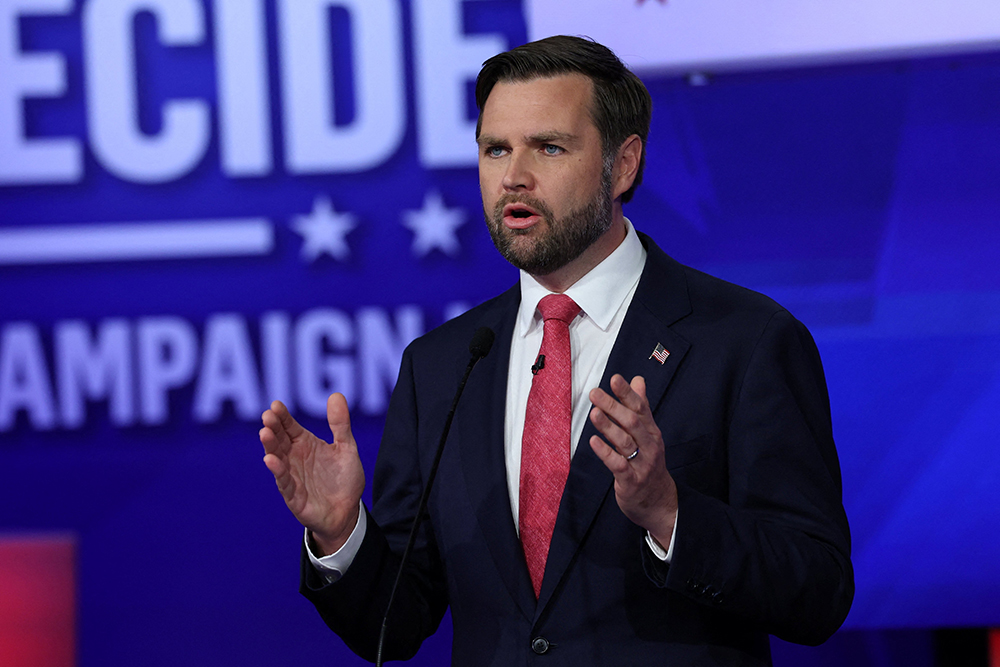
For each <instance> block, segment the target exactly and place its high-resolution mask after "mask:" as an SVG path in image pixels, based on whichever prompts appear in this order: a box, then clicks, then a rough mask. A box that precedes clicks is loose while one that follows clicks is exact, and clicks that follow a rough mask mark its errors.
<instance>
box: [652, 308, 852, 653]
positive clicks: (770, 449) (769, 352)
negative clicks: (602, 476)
mask: <svg viewBox="0 0 1000 667" xmlns="http://www.w3.org/2000/svg"><path fill="white" fill-rule="evenodd" d="M734 395H735V396H736V401H735V407H734V409H733V412H732V417H731V420H730V422H729V426H728V433H727V435H726V456H727V463H728V471H727V472H726V474H727V476H728V480H727V488H728V498H719V497H713V496H711V495H708V494H705V493H702V492H700V491H698V490H696V489H694V488H690V487H688V486H685V485H683V484H678V507H679V509H680V511H679V518H678V522H677V536H676V539H677V544H676V547H675V551H674V557H673V560H672V564H671V565H669V566H665V565H662V564H659V565H658V564H656V563H652V562H651V559H650V558H649V557H648V555H644V558H645V559H646V561H647V562H646V563H645V566H646V571H647V573H648V574H649V575H650V576H651V577H652V578H653V579H654V580H655V581H657V582H658V583H659V584H660V585H662V586H665V587H667V588H670V589H672V590H674V591H676V592H679V593H681V594H683V595H685V596H687V597H689V598H693V599H695V600H697V601H699V602H701V603H703V604H705V605H710V606H713V607H715V608H717V609H719V610H720V611H725V612H729V613H732V614H736V615H738V616H740V617H742V618H744V619H746V620H747V621H749V622H750V623H753V624H755V625H757V626H758V627H759V628H760V629H761V630H763V631H765V632H769V633H771V634H774V635H776V636H778V637H780V638H782V639H785V640H788V641H792V642H796V643H802V644H812V645H815V644H819V643H822V642H823V641H825V640H826V639H827V638H828V637H829V636H830V635H831V634H833V632H835V631H836V630H837V628H839V627H840V625H841V624H842V623H843V621H844V619H845V618H846V616H847V612H848V611H849V610H850V606H851V601H852V599H853V596H854V575H853V570H852V567H851V561H850V534H849V529H848V525H847V518H846V515H845V513H844V509H843V503H842V497H841V478H840V466H839V463H838V460H837V454H836V449H835V447H834V443H833V434H832V428H831V423H830V409H829V399H828V395H827V389H826V381H825V379H824V376H823V369H822V365H821V363H820V359H819V353H818V351H817V350H816V346H815V343H814V342H813V339H812V337H811V336H810V334H809V332H808V330H806V328H805V326H803V325H802V324H801V323H799V322H798V321H797V320H795V319H794V318H792V316H791V315H789V314H788V312H787V311H784V310H781V311H778V312H777V313H775V314H774V315H773V316H772V317H771V318H770V320H769V321H768V322H767V324H766V326H765V327H764V329H763V332H762V334H761V335H760V337H759V339H758V341H757V343H756V345H755V346H754V347H753V351H752V353H751V355H750V358H749V361H748V362H747V363H746V368H745V372H744V373H743V375H742V378H741V379H740V380H738V386H736V387H734Z"/></svg>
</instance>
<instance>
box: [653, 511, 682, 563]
mask: <svg viewBox="0 0 1000 667" xmlns="http://www.w3.org/2000/svg"><path fill="white" fill-rule="evenodd" d="M676 540H677V514H676V513H675V514H674V528H673V530H672V531H670V544H669V545H667V549H666V551H664V550H663V547H661V546H660V545H659V544H657V542H656V540H654V539H653V536H652V535H650V534H649V531H648V530H647V531H646V544H648V545H649V549H650V551H652V552H653V555H654V556H656V558H657V559H658V560H662V561H663V562H664V563H666V564H667V565H669V564H670V561H671V560H673V557H674V542H675V541H676Z"/></svg>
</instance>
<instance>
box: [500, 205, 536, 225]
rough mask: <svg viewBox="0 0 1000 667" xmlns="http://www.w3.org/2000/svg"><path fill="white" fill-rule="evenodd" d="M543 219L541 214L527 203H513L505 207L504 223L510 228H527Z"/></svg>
mask: <svg viewBox="0 0 1000 667" xmlns="http://www.w3.org/2000/svg"><path fill="white" fill-rule="evenodd" d="M539 220H541V214H540V213H539V212H538V211H536V210H535V209H534V208H532V207H530V206H528V205H527V204H520V203H512V204H507V205H506V206H504V207H503V224H504V226H506V227H507V228H508V229H527V228H529V227H532V226H534V225H535V224H537V223H538V221H539Z"/></svg>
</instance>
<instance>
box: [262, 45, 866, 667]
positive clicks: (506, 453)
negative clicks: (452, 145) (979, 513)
mask: <svg viewBox="0 0 1000 667" xmlns="http://www.w3.org/2000/svg"><path fill="white" fill-rule="evenodd" d="M476 97H477V102H478V104H479V108H480V118H479V127H478V129H477V141H478V144H479V173H480V187H481V190H482V197H483V206H484V211H485V214H486V220H487V226H488V227H489V230H490V234H491V236H492V237H493V240H494V243H495V244H496V246H497V248H498V250H499V251H500V252H501V253H502V254H503V255H504V256H505V257H506V258H507V259H508V260H509V261H510V262H511V263H513V264H514V265H515V266H517V267H518V268H520V269H521V279H520V281H519V284H518V285H516V286H514V287H513V288H511V289H510V290H508V291H507V292H506V293H504V294H502V295H500V296H498V297H496V298H495V299H492V300H490V301H488V302H486V303H484V304H482V305H480V306H478V307H476V308H474V309H473V310H471V311H469V312H468V313H466V314H464V315H462V316H461V317H458V318H456V319H454V320H452V321H450V322H448V323H446V324H445V325H443V326H442V327H439V328H438V329H436V330H434V331H432V332H430V333H429V334H427V335H426V336H423V337H421V338H419V339H417V340H416V341H414V342H413V343H412V344H411V345H410V346H409V347H408V348H407V350H406V352H405V354H404V356H403V361H402V365H401V369H400V375H399V379H398V381H397V384H396V388H395V390H394V392H393V397H392V401H391V403H390V407H389V413H388V415H387V418H386V426H385V431H384V433H383V439H382V444H381V447H380V450H379V457H378V463H377V464H376V469H375V475H374V505H373V507H372V509H371V511H370V512H369V511H368V509H367V508H365V507H364V506H363V504H362V503H361V501H360V498H361V492H362V490H363V488H364V483H365V479H364V472H363V470H362V469H361V463H360V460H359V458H358V455H357V448H356V444H355V442H354V439H353V437H352V435H351V430H350V420H349V416H348V412H347V406H346V404H345V401H344V398H343V396H340V395H339V394H334V395H333V396H331V397H330V400H329V404H328V417H329V423H330V428H331V431H332V433H333V440H334V441H333V443H332V444H327V443H326V442H324V441H322V440H321V439H319V438H318V437H316V436H314V435H313V434H311V433H309V432H307V431H305V430H304V429H303V428H302V427H301V426H300V425H299V424H298V423H297V422H295V420H294V419H293V418H292V417H291V416H290V415H289V414H288V411H287V410H286V409H285V408H284V406H282V405H281V404H280V403H277V402H276V403H275V404H274V405H273V406H272V408H271V409H270V410H268V411H267V412H265V413H264V416H263V423H264V427H263V428H262V429H261V431H260V440H261V442H262V444H263V445H264V449H265V452H266V455H265V457H264V461H265V464H266V465H267V467H268V468H269V469H270V470H271V471H272V473H274V476H275V480H276V482H277V484H278V487H279V489H280V491H281V493H282V495H283V497H284V499H285V502H286V503H287V504H288V506H289V508H290V509H291V511H292V512H293V513H294V514H295V516H296V517H297V518H298V519H299V520H300V521H301V522H302V524H303V525H304V526H305V527H306V544H305V547H304V550H303V562H302V587H301V591H302V593H303V594H304V595H305V596H306V597H307V598H309V599H310V600H311V601H312V602H313V603H314V604H315V605H316V607H317V609H318V610H319V612H320V614H321V615H322V617H323V618H324V620H325V621H326V622H327V624H328V625H329V626H330V627H331V628H332V629H333V630H334V631H335V632H337V633H338V634H339V635H340V636H341V637H342V638H343V639H344V641H345V642H346V643H347V644H348V645H349V646H350V647H351V648H352V649H353V650H354V651H356V652H357V653H358V654H360V655H362V656H364V657H367V658H369V659H372V658H373V657H374V653H375V645H376V643H377V639H378V634H379V628H380V626H381V621H382V615H383V613H384V611H385V607H386V602H387V599H388V597H389V591H390V589H391V587H392V583H393V580H394V578H395V572H396V569H397V566H398V563H399V556H400V554H401V552H402V549H403V546H404V545H405V542H406V539H407V535H408V533H409V527H410V524H411V522H412V520H413V517H414V515H415V514H416V512H417V505H418V499H419V496H420V494H421V491H422V489H423V483H424V480H425V479H426V476H427V474H428V471H429V469H430V467H431V462H432V459H433V456H434V451H435V449H436V446H437V441H438V438H439V436H440V433H441V430H442V428H443V425H444V421H445V418H446V415H447V412H448V408H449V406H450V403H451V398H452V396H453V392H454V390H455V388H456V387H457V385H458V383H459V380H460V378H461V376H462V372H463V370H464V367H465V362H466V360H467V359H468V356H467V352H466V351H465V350H466V348H467V346H468V344H469V340H470V339H471V338H472V336H473V333H474V332H475V331H476V330H477V329H478V328H480V327H483V326H487V327H490V328H491V329H493V330H494V331H495V332H496V343H495V344H494V346H493V351H492V353H491V354H490V355H488V356H487V357H486V358H485V359H484V360H482V361H481V362H480V364H479V366H478V367H476V369H475V370H474V371H473V373H472V375H471V376H470V378H469V382H468V385H467V388H466V391H465V394H464V396H463V398H462V400H461V402H460V404H459V407H458V412H457V414H456V416H455V420H454V424H453V427H452V431H451V435H450V437H449V440H450V443H449V447H448V448H447V449H446V450H445V453H444V456H443V458H442V461H441V468H440V471H439V474H440V482H441V483H439V484H437V485H436V486H435V488H434V490H433V492H432V493H431V496H430V503H429V506H428V511H427V518H426V520H425V521H424V523H423V527H422V529H421V531H420V534H419V535H418V537H417V541H416V544H415V548H414V553H413V559H412V561H411V564H410V565H409V566H408V570H407V574H406V576H405V578H404V580H403V585H402V587H401V589H400V592H399V593H398V594H397V600H396V607H395V608H394V611H393V616H392V621H391V625H390V630H389V633H388V638H387V649H386V654H387V656H388V657H390V658H393V657H395V658H405V657H408V656H411V655H412V654H413V653H415V652H416V650H417V649H418V647H419V645H420V642H421V641H422V640H423V639H424V638H425V637H427V636H428V635H430V634H431V633H433V632H434V631H435V630H436V628H437V626H438V623H439V622H440V619H441V617H442V615H443V613H444V611H445V609H446V608H447V607H448V606H450V607H451V610H452V618H453V623H454V642H453V656H452V660H453V663H454V664H461V665H504V666H507V665H523V664H528V663H531V662H534V661H536V660H537V661H540V662H542V661H548V662H550V663H552V664H560V665H580V664H594V665H636V664H672V665H673V664H676V665H768V664H770V653H769V645H768V634H769V633H770V634H775V635H777V636H779V637H782V638H785V639H787V640H790V641H795V642H802V643H810V644H815V643H820V642H822V641H824V640H825V639H826V638H827V637H829V635H830V634H832V633H833V632H834V631H835V630H836V629H837V628H838V627H839V626H840V624H841V623H842V622H843V620H844V618H845V617H846V615H847V612H848V610H849V608H850V603H851V600H852V597H853V572H852V568H851V563H850V557H849V552H850V538H849V532H848V526H847V520H846V517H845V514H844V510H843V506H842V502H841V490H840V470H839V464H838V461H837V455H836V450H835V448H834V444H833V438H832V429H831V425H830V415H829V402H828V398H827V392H826V385H825V381H824V378H823V372H822V366H821V364H820V360H819V356H818V353H817V351H816V348H815V345H814V343H813V341H812V338H811V336H810V335H809V333H808V331H807V330H806V329H805V327H804V326H802V325H801V324H800V323H799V322H797V321H796V320H795V319H794V318H793V317H791V315H789V314H788V312H787V311H785V310H784V309H782V308H781V307H780V306H778V305H777V304H775V303H774V302H773V301H771V300H769V299H767V298H766V297H763V296H761V295H758V294H755V293H752V292H749V291H748V290H744V289H742V288H739V287H736V286H734V285H730V284H728V283H725V282H723V281H721V280H718V279H716V278H712V277H710V276H707V275H705V274H702V273H700V272H697V271H695V270H693V269H690V268H688V267H684V266H682V265H680V264H678V263H677V262H675V261H674V260H672V259H671V258H669V257H668V256H667V255H666V254H664V253H663V252H662V251H661V250H660V249H659V248H658V247H657V246H656V244H655V243H653V241H652V240H651V239H649V238H648V237H646V236H644V235H642V234H640V233H638V232H636V230H635V229H634V228H633V227H632V225H631V223H630V222H629V221H628V220H627V219H626V218H625V217H624V215H623V211H622V204H623V203H625V202H627V201H628V200H629V199H630V198H631V195H632V192H633V191H634V189H635V187H636V186H637V185H638V184H639V182H640V180H641V174H642V167H643V162H644V155H645V153H644V151H645V141H646V135H647V132H648V128H649V119H650V113H651V110H650V107H651V105H650V98H649V94H648V92H647V91H646V89H645V87H644V86H643V85H642V83H641V82H640V81H639V80H638V78H636V77H635V76H634V75H633V74H631V73H630V72H629V71H628V70H627V68H625V67H624V65H622V63H621V62H620V61H619V60H618V59H617V58H616V57H615V56H614V54H612V53H611V52H610V51H609V50H607V49H606V48H604V47H603V46H600V45H598V44H595V43H593V42H589V41H586V40H582V39H578V38H571V37H554V38H549V39H546V40H541V41H539V42H534V43H531V44H527V45H524V46H522V47H518V48H517V49H514V50H512V51H509V52H507V53H504V54H500V55H499V56H496V57H495V58H492V59H491V60H489V61H487V62H486V64H485V65H484V67H483V70H482V72H481V73H480V76H479V79H478V81H477V87H476ZM629 378H631V379H629Z"/></svg>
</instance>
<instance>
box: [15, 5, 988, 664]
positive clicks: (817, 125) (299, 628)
mask: <svg viewBox="0 0 1000 667" xmlns="http://www.w3.org/2000/svg"><path fill="white" fill-rule="evenodd" d="M559 33H568V34H582V35H589V36H592V37H593V38H595V39H597V40H598V41H600V42H602V43H604V44H607V45H608V46H610V47H612V48H613V49H614V50H615V51H616V52H617V53H618V54H619V55H620V56H621V57H622V58H623V59H624V60H626V62H628V63H629V64H630V65H631V66H632V67H633V68H634V69H635V70H636V71H637V72H638V73H639V74H640V75H641V76H642V78H643V80H644V81H645V82H646V84H647V86H648V87H649V90H650V92H651V93H652V96H653V101H654V113H653V125H652V129H651V133H650V137H649V146H648V164H647V170H646V174H645V179H644V182H643V184H642V186H641V187H640V188H639V190H638V192H637V194H636V196H635V199H634V201H633V202H632V203H631V204H629V205H627V206H626V207H625V212H626V215H627V216H628V217H629V218H630V219H631V220H632V222H633V223H634V225H635V226H636V227H637V228H638V229H640V230H642V231H644V232H646V233H648V234H650V235H651V236H653V238H654V239H656V241H657V242H658V243H659V245H660V246H661V247H663V248H664V249H665V250H666V251H667V252H668V253H670V254H671V255H673V256H674V257H675V258H676V259H678V260H680V261H682V262H684V263H687V264H690V265H692V266H695V267H697V268H700V269H703V270H706V271H708V272H710V273H714V274H716V275H718V276H721V277H723V278H725V279H728V280H731V281H733V282H736V283H739V284H742V285H745V286H747V287H750V288H752V289H756V290H758V291H761V292H764V293H765V294H768V295H770V296H772V297H773V298H775V299H777V300H778V301H779V302H780V303H782V304H783V305H785V306H786V307H787V308H789V310H791V311H792V313H793V314H795V315H796V316H797V317H798V318H799V319H801V320H802V321H803V322H805V323H806V324H807V325H808V326H809V328H810V329H811V331H812V332H813V334H814V336H815V338H816V341H817V343H818V345H819V348H820V352H821V354H822V356H823V359H824V363H825V368H826V372H827V381H828V383H829V388H830V398H831V402H832V408H833V418H834V431H835V435H836V439H837V444H838V449H839V453H840V457H841V464H842V467H843V476H844V498H845V505H846V507H847V511H848V515H849V517H850V520H851V527H852V533H853V539H854V554H853V560H854V565H855V569H856V577H857V595H856V598H855V602H854V607H853V609H852V611H851V614H850V616H849V617H848V619H847V622H846V624H845V625H844V628H843V629H842V630H841V631H840V632H839V633H838V634H837V635H836V636H835V637H834V638H833V639H831V640H830V641H829V642H827V643H826V644H825V645H823V646H822V647H819V648H806V647H797V646H791V645H788V644H785V643H783V642H780V641H777V640H775V641H774V642H773V647H774V653H775V663H776V664H777V665H806V666H809V665H816V666H820V665H822V666H827V665H829V666H834V665H846V664H850V665H853V666H855V667H863V666H867V665H871V666H873V667H874V666H878V667H888V666H897V665H899V666H903V665H906V666H918V667H924V666H926V667H931V666H937V665H970V666H973V665H974V666H983V667H985V666H986V665H989V666H990V667H997V666H998V665H1000V635H998V634H996V633H994V632H992V631H990V628H991V627H997V626H1000V605H998V604H997V600H998V599H1000V565H998V563H1000V536H998V531H1000V456H998V454H997V444H998V435H997V434H998V432H1000V266H998V264H1000V6H998V5H997V3H996V0H961V1H956V2H950V3H942V2H932V1H931V0H908V1H904V0H840V1H838V2H811V3H804V2H801V0H770V1H769V2H765V3H745V2H740V1H739V0H523V1H518V0H0V463H2V467H3V471H4V474H3V482H2V483H0V665H2V666H3V667H15V666H16V667H22V666H30V667H65V666H69V665H79V666H81V667H114V666H117V665H132V664H135V663H136V661H137V660H141V661H142V663H143V664H145V665H147V666H149V667H159V666H163V667H167V666H171V667H172V666H175V665H180V664H216V665H237V664H239V665H293V664H304V663H306V661H311V662H313V663H315V661H317V660H322V661H323V662H324V664H337V665H354V664H361V661H360V660H359V659H357V658H356V657H354V656H353V654H351V653H350V652H349V651H348V650H347V649H346V648H345V647H344V646H343V644H342V643H341V642H340V640H339V639H338V638H337V637H336V636H334V635H332V634H331V633H329V632H328V631H327V630H326V628H325V626H324V625H323V624H322V622H321V621H320V619H319V617H318V615H317V614H316V613H315V611H314V610H313V609H312V607H311V605H309V603H307V602H306V601H305V600H304V599H303V598H301V597H300V596H299V595H298V593H297V586H298V557H299V550H300V548H301V540H302V532H301V528H300V527H299V525H298V524H297V523H296V522H295V520H294V519H293V518H292V516H291V515H290V513H289V512H288V511H287V509H286V508H285V506H284V504H283V503H282V501H281V498H280V496H279V494H278V492H277V491H276V489H275V488H274V483H273V479H272V477H271V475H270V473H268V471H267V470H266V469H265V468H264V466H263V464H262V463H261V461H260V459H261V456H262V452H261V449H260V445H259V443H258V441H257V429H258V427H259V415H260V413H261V412H262V410H263V409H264V408H265V407H266V405H267V404H268V403H269V402H270V400H271V399H273V398H280V399H282V400H284V401H285V402H286V403H287V404H288V405H289V406H290V407H291V408H292V410H293V412H294V413H295V414H296V415H298V416H300V417H301V419H302V421H304V422H305V423H306V424H307V425H308V426H309V427H311V428H313V429H314V430H316V431H317V433H322V434H325V433H326V431H327V429H326V425H325V416H324V415H325V412H324V410H325V398H326V395H327V394H328V393H329V392H330V391H331V390H336V391H341V392H344V393H345V394H346V395H347V396H348V398H349V400H350V403H351V405H352V415H353V417H354V425H355V434H356V436H357V438H358V440H359V443H360V447H361V455H362V459H363V461H364V462H365V465H366V468H367V469H368V470H369V471H370V470H371V466H372V465H373V463H374V459H375V454H376V451H377V447H378V442H379V437H380V433H381V426H382V420H383V419H384V412H385V408H386V405H387V401H388V396H389V392H390V391H391V389H392V386H393V383H394V381H395V376H396V369H397V365H398V362H399V357H400V354H401V352H402V349H403V347H405V345H406V344H407V343H408V342H409V341H410V340H412V339H413V338H414V337H416V336H418V335H420V334H422V333H424V332H425V331H427V330H429V329H431V328H433V327H435V326H437V325H438V324H440V323H441V322H443V321H445V320H446V319H448V318H450V317H452V316H454V315H455V314H457V313H460V312H462V311H463V310H465V309H466V308H468V307H470V306H471V305H474V304H476V303H478V302H480V301H483V300H485V299H487V298H489V297H491V296H493V295H495V294H496V293H498V292H500V291H501V290H503V289H505V288H507V287H508V286H509V285H511V284H512V283H513V282H514V281H515V280H516V278H517V275H516V271H515V270H514V269H512V268H511V267H510V266H508V265H507V264H506V263H505V262H504V261H503V260H502V259H501V258H500V257H499V256H498V255H497V254H496V252H495V250H494V249H493V247H492V244H491V243H490V241H489V237H488V235H487V234H486V232H485V229H484V225H483V222H482V208H481V203H480V199H479V193H478V188H477V186H478V180H477V175H476V168H475V164H476V151H475V147H474V140H473V133H474V126H475V117H476V110H475V105H474V102H473V99H472V94H471V92H472V86H473V82H474V78H475V75H476V73H477V72H478V70H479V67H480V65H481V63H482V62H483V61H484V60H485V59H486V58H488V57H490V56H491V55H493V54H495V53H497V52H499V51H502V50H506V49H508V48H511V47H513V46H516V45H518V44H521V43H523V42H525V41H528V40H531V39H536V38H540V37H544V36H547V35H551V34H559ZM366 493H370V491H369V492H366ZM366 497H368V496H367V495H366ZM450 632H451V631H450V623H449V621H448V620H447V619H446V620H445V623H444V624H443V627H442V629H441V631H439V633H438V634H437V635H436V636H435V637H434V638H432V639H431V640H429V641H428V642H427V643H426V644H425V646H424V648H423V649H422V650H421V653H420V655H419V656H418V657H417V658H416V659H414V660H413V663H412V664H418V665H440V664H445V663H447V661H448V659H449V655H450ZM991 645H992V652H991Z"/></svg>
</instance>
